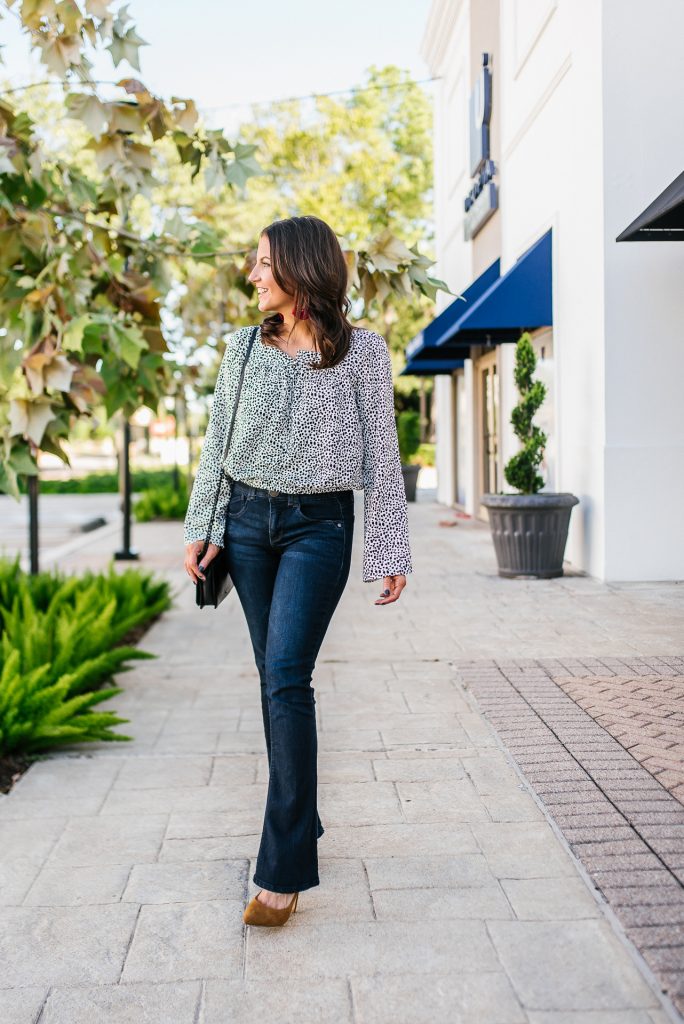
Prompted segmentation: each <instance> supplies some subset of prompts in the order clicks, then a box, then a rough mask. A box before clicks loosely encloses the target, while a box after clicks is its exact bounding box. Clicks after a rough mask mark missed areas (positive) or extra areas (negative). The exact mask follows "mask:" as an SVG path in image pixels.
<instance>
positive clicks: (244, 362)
mask: <svg viewBox="0 0 684 1024" xmlns="http://www.w3.org/2000/svg"><path fill="white" fill-rule="evenodd" d="M258 330H259V325H258V324H257V326H256V327H253V328H252V333H251V335H250V338H249V344H248V345H247V352H246V353H245V358H244V359H243V360H242V369H241V370H240V380H239V381H238V386H237V393H236V395H235V402H234V404H233V415H232V416H231V419H230V427H229V428H228V437H227V439H226V444H225V447H224V449H223V457H222V459H221V474H220V476H219V482H218V487H217V488H216V496H215V498H214V507H213V508H212V510H211V519H210V520H209V528H208V529H207V538H206V540H205V542H204V547H203V548H202V553H201V555H200V556H199V557H198V559H197V561H198V562H201V560H202V559H203V558H204V556H205V554H206V552H207V548H208V547H209V542H210V538H211V529H212V526H213V525H214V517H215V516H216V507H217V505H218V500H219V495H220V493H221V486H222V484H223V480H224V477H225V472H224V469H223V465H224V463H225V461H226V458H227V457H228V451H229V449H230V439H231V437H232V436H233V427H234V426H235V414H236V413H237V407H238V402H239V401H240V394H241V392H242V380H243V378H244V376H245V369H246V367H247V360H248V359H249V355H250V352H251V351H252V345H253V344H254V339H255V338H256V336H257V332H258Z"/></svg>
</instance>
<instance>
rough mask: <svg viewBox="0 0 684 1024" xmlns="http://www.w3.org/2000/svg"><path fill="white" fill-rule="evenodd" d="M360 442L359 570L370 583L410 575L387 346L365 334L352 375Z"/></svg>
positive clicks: (404, 498)
mask: <svg viewBox="0 0 684 1024" xmlns="http://www.w3.org/2000/svg"><path fill="white" fill-rule="evenodd" d="M357 401H358V405H359V413H360V419H361V431H362V437H363V497H364V501H363V571H362V580H363V582H364V583H370V582H372V581H373V580H377V579H382V578H383V577H384V576H396V575H400V574H401V575H404V576H405V575H407V574H408V573H410V572H413V568H412V564H411V550H410V545H409V534H408V506H407V501H406V489H405V487H404V478H403V475H402V472H401V459H400V456H399V439H398V437H397V426H396V422H395V418H394V384H393V380H392V361H391V359H390V354H389V350H388V348H387V342H386V341H385V339H384V338H383V337H382V335H380V334H376V333H375V332H373V331H369V332H368V334H367V338H366V340H365V342H364V347H363V355H362V359H361V370H360V373H359V374H358V376H357Z"/></svg>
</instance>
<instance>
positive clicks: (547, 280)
mask: <svg viewBox="0 0 684 1024" xmlns="http://www.w3.org/2000/svg"><path fill="white" fill-rule="evenodd" d="M551 288H552V266H551V231H550V230H549V231H547V232H546V234H545V235H542V237H541V238H540V239H539V240H538V241H536V242H535V243H534V245H532V246H531V247H530V248H529V249H528V250H527V251H526V252H524V253H523V255H522V256H520V257H519V259H518V260H517V261H516V262H515V263H514V264H513V266H512V267H511V268H510V269H509V270H507V271H506V273H505V274H504V275H503V276H502V277H499V278H497V279H496V281H494V283H493V284H492V285H491V286H490V287H489V288H488V289H487V291H485V292H484V294H482V295H481V296H480V297H479V299H477V301H476V302H474V303H473V305H472V306H471V307H470V309H469V310H467V312H465V313H464V314H463V316H462V317H461V318H460V320H459V321H458V323H457V324H456V330H455V331H454V333H453V334H451V335H450V336H449V342H450V344H451V345H453V344H463V343H465V344H471V345H475V344H478V345H498V344H499V343H501V342H506V341H517V340H518V338H519V337H520V335H521V334H522V332H523V331H528V330H529V331H532V330H536V329H537V328H538V327H550V326H552V324H553V302H552V290H551ZM438 344H439V343H438Z"/></svg>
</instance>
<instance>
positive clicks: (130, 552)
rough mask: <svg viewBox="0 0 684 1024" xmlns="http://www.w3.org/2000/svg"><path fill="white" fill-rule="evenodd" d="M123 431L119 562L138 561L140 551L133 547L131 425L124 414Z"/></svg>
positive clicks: (115, 554)
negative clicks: (121, 516)
mask: <svg viewBox="0 0 684 1024" xmlns="http://www.w3.org/2000/svg"><path fill="white" fill-rule="evenodd" d="M122 416H123V429H122V432H121V433H122V440H121V447H120V449H119V493H120V494H121V499H122V501H121V510H122V512H123V543H122V546H121V549H120V550H119V551H115V552H114V558H115V559H116V561H117V562H124V561H125V562H130V561H137V559H138V558H139V557H140V555H139V553H138V551H137V550H136V549H135V548H132V547H131V462H130V458H129V448H130V444H131V425H130V423H129V421H128V417H127V416H126V415H125V414H124V413H122Z"/></svg>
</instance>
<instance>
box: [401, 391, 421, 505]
mask: <svg viewBox="0 0 684 1024" xmlns="http://www.w3.org/2000/svg"><path fill="white" fill-rule="evenodd" d="M397 438H398V440H399V457H400V459H401V472H402V474H403V477H404V488H405V490H406V500H407V501H415V500H416V485H417V483H418V474H419V473H420V470H421V463H419V462H418V463H416V462H411V461H410V460H411V458H412V456H414V455H415V454H416V452H417V451H418V449H419V448H420V414H419V413H417V412H416V411H415V409H404V410H403V412H400V413H399V415H398V416H397Z"/></svg>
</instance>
